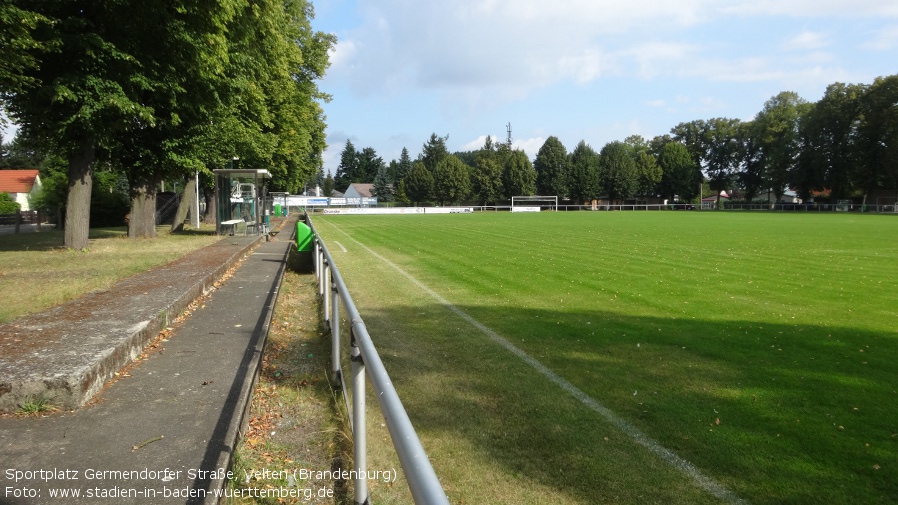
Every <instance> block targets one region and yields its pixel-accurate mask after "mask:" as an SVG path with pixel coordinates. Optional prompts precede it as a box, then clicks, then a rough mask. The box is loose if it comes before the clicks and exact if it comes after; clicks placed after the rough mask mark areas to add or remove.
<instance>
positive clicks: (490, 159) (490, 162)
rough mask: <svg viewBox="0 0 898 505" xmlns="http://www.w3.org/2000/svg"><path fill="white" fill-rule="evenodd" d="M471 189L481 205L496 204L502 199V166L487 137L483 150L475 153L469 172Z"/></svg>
mask: <svg viewBox="0 0 898 505" xmlns="http://www.w3.org/2000/svg"><path fill="white" fill-rule="evenodd" d="M471 189H472V192H473V195H474V198H475V199H476V200H477V201H478V202H480V203H481V204H482V205H488V204H490V203H496V202H498V201H499V200H502V199H503V194H504V192H505V191H504V188H503V185H502V165H501V164H500V163H499V160H498V159H497V155H496V149H495V148H494V147H493V140H492V138H491V137H490V136H489V135H487V137H486V141H485V142H484V145H483V148H481V149H480V150H479V151H477V157H476V158H475V160H474V168H473V169H472V170H471Z"/></svg>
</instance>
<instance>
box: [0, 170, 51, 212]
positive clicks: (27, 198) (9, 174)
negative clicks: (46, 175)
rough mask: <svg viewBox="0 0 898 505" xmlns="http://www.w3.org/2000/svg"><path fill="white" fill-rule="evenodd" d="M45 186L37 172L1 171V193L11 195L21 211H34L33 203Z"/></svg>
mask: <svg viewBox="0 0 898 505" xmlns="http://www.w3.org/2000/svg"><path fill="white" fill-rule="evenodd" d="M42 188H43V186H42V185H41V176H40V173H39V172H38V171H37V170H32V169H27V170H0V193H9V194H10V196H12V199H13V200H15V201H16V202H17V203H18V204H19V205H20V206H21V210H23V211H27V210H32V201H33V200H34V198H36V197H37V195H39V194H40V192H41V189H42Z"/></svg>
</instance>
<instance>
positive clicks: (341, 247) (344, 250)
mask: <svg viewBox="0 0 898 505" xmlns="http://www.w3.org/2000/svg"><path fill="white" fill-rule="evenodd" d="M334 243H335V244H337V245H338V246H340V250H341V251H343V252H349V251H347V250H346V248H345V247H343V244H341V243H339V242H337V241H336V240H334Z"/></svg>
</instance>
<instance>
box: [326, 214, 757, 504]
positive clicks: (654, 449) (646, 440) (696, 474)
mask: <svg viewBox="0 0 898 505" xmlns="http://www.w3.org/2000/svg"><path fill="white" fill-rule="evenodd" d="M329 224H330V225H331V226H333V227H334V229H335V230H337V231H339V232H340V233H341V234H343V235H344V236H346V237H347V238H348V239H349V240H351V241H352V242H354V243H355V244H356V245H358V246H359V247H361V248H362V249H363V250H365V251H366V252H367V253H368V254H370V255H372V256H374V257H375V258H377V259H378V260H380V261H381V262H383V263H384V264H386V265H387V266H389V267H390V268H392V269H394V270H396V271H397V272H398V273H399V274H401V275H402V276H403V277H405V278H407V279H408V280H409V281H410V282H411V283H412V284H414V285H415V286H416V287H418V288H419V289H421V290H422V291H424V292H425V293H427V294H428V295H430V296H431V297H432V298H433V299H434V300H436V301H437V302H438V303H439V304H440V305H442V306H444V307H446V308H447V309H449V310H450V311H452V312H453V313H454V314H456V315H457V316H459V317H460V318H462V319H464V320H465V321H466V322H468V323H469V324H470V325H472V326H473V327H475V328H477V329H478V330H479V331H480V332H481V333H483V334H484V335H486V336H487V337H489V338H490V340H492V341H493V342H495V343H497V344H499V345H501V346H502V347H504V348H505V349H506V350H508V351H509V352H511V353H512V354H514V355H515V356H517V357H518V358H519V359H521V360H522V361H524V362H525V363H527V364H528V365H529V366H530V367H532V368H533V369H535V370H536V371H537V372H539V373H540V374H541V375H543V376H544V377H546V378H547V379H549V380H550V381H551V382H552V383H554V384H555V385H557V386H559V387H560V388H562V389H563V390H565V391H566V392H568V393H569V394H570V395H571V396H573V397H574V398H576V399H577V400H578V401H579V402H581V403H582V404H583V405H585V406H586V407H588V408H589V409H591V410H593V411H594V412H596V413H598V414H599V415H601V416H602V417H604V418H605V419H606V420H607V421H608V422H609V423H611V424H612V425H613V426H615V427H616V428H618V429H619V430H621V431H622V432H623V433H624V434H626V435H627V436H629V437H630V438H631V439H632V440H633V441H635V442H636V443H638V444H639V445H641V446H643V447H644V448H646V449H647V450H648V451H650V452H651V453H653V454H655V455H657V456H658V457H660V458H661V459H662V460H663V461H665V462H666V463H668V464H670V465H671V466H673V467H674V468H676V469H677V470H679V471H680V472H682V473H683V474H685V475H686V476H687V477H689V478H691V479H692V480H693V481H694V482H695V483H696V484H697V485H698V486H699V487H700V488H701V489H703V490H705V491H707V492H708V493H709V494H711V495H712V496H714V497H715V498H717V499H719V500H722V501H724V502H726V503H729V504H747V503H748V502H747V501H745V500H743V499H742V498H740V497H738V496H737V495H736V494H734V493H733V492H731V491H730V490H728V489H726V488H725V487H724V486H723V485H721V484H720V483H718V482H717V481H715V480H714V479H712V478H710V477H708V476H707V475H705V474H704V473H702V472H701V471H700V470H699V469H698V468H696V467H695V466H693V465H692V464H691V463H689V462H688V461H686V460H685V459H683V458H681V457H680V456H678V455H677V454H675V453H674V452H673V451H671V450H669V449H667V448H666V447H664V446H662V445H661V444H660V443H658V442H657V441H656V440H654V439H653V438H651V437H649V436H647V435H646V434H645V433H643V432H642V431H641V430H640V429H639V428H637V427H636V426H634V425H632V424H630V423H629V422H627V421H626V420H625V419H623V418H622V417H620V416H618V415H617V414H615V413H614V412H613V411H611V410H610V409H608V408H607V407H605V406H604V405H602V404H601V403H600V402H598V401H597V400H595V399H594V398H592V397H591V396H589V395H588V394H586V393H584V392H583V391H582V390H581V389H580V388H578V387H577V386H575V385H573V384H571V383H570V382H568V381H567V380H565V379H564V378H563V377H561V376H559V375H558V374H556V373H555V372H553V371H552V370H551V369H549V368H548V367H547V366H545V365H544V364H542V363H541V362H540V361H538V360H537V359H535V358H533V357H532V356H530V355H529V354H527V353H526V352H524V351H523V350H522V349H521V348H519V347H517V346H516V345H514V344H512V343H511V342H509V341H508V340H507V339H505V338H504V337H502V336H501V335H499V334H498V333H496V332H495V331H493V330H492V329H490V328H489V327H487V326H486V325H484V324H483V323H481V322H480V321H478V320H476V319H474V318H473V317H471V316H470V315H469V314H467V313H466V312H464V311H463V310H461V309H459V308H458V307H456V306H455V305H454V304H452V303H451V302H449V301H448V300H446V299H445V298H443V297H442V296H441V295H440V294H439V293H437V292H436V291H434V290H433V289H431V288H430V287H428V286H427V285H426V284H424V283H423V282H421V281H419V280H418V279H417V278H415V277H414V276H412V275H411V274H409V273H408V272H406V271H405V270H404V269H403V268H401V267H400V266H398V265H396V264H395V263H393V262H392V261H390V260H389V259H387V258H385V257H383V256H381V255H380V254H378V253H377V252H375V251H374V250H372V249H371V248H369V247H368V246H366V245H365V244H363V243H361V242H359V241H358V240H356V239H355V238H353V237H352V236H351V235H349V234H348V233H347V232H345V231H343V230H342V229H341V228H340V227H339V226H337V225H336V224H335V223H333V222H331V223H329Z"/></svg>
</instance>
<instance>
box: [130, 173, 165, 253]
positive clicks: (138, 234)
mask: <svg viewBox="0 0 898 505" xmlns="http://www.w3.org/2000/svg"><path fill="white" fill-rule="evenodd" d="M158 183H159V177H158V176H157V175H156V174H152V175H147V176H138V178H137V179H135V180H134V181H132V182H131V191H130V193H131V220H130V221H129V222H128V238H155V237H156V186H157V185H158Z"/></svg>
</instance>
